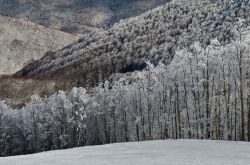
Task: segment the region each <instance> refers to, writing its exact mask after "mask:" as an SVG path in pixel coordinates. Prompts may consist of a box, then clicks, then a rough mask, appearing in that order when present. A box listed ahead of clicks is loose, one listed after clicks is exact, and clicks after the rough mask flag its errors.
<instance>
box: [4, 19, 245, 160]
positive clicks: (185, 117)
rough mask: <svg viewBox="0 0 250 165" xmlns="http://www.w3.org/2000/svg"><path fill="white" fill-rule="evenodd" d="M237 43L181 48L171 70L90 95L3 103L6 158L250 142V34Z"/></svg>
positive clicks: (239, 34) (241, 31) (143, 74)
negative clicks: (161, 142)
mask: <svg viewBox="0 0 250 165" xmlns="http://www.w3.org/2000/svg"><path fill="white" fill-rule="evenodd" d="M243 24H244V22H243V20H242V22H240V23H239V24H238V26H236V27H235V29H232V31H233V32H234V38H235V40H234V41H232V42H231V43H229V44H227V45H221V44H220V42H219V41H218V40H217V39H213V40H211V42H210V43H211V44H210V45H209V46H207V47H206V48H204V47H202V44H201V43H199V42H194V43H193V44H192V45H190V47H188V48H179V49H177V50H176V54H175V58H174V59H173V61H172V62H171V63H170V64H169V65H165V64H164V63H160V64H159V65H157V66H154V65H153V64H151V63H150V62H147V66H146V68H145V69H144V70H143V71H136V72H133V73H130V75H129V76H124V77H123V78H121V79H120V80H119V81H114V82H108V81H106V82H104V83H100V84H99V86H97V87H95V88H93V89H92V90H91V91H87V90H85V89H84V88H73V89H72V90H71V91H69V92H64V91H59V92H57V93H55V94H54V95H52V96H49V97H47V98H40V97H38V96H33V99H32V101H31V102H29V103H27V104H26V105H25V106H24V107H23V108H22V109H13V108H11V107H10V106H9V105H8V104H7V102H6V101H1V103H0V145H1V146H0V149H1V151H0V153H1V155H2V156H6V155H15V154H27V153H34V152H40V151H47V150H52V149H63V148H71V147H76V146H86V145H96V144H107V143H116V142H130V141H144V140H152V139H168V138H171V139H172V138H173V139H180V138H190V139H213V140H235V141H238V140H241V141H250V80H249V72H250V67H249V60H250V56H249V55H250V52H249V51H250V45H249V44H250V41H249V35H250V33H249V29H247V28H242V25H243Z"/></svg>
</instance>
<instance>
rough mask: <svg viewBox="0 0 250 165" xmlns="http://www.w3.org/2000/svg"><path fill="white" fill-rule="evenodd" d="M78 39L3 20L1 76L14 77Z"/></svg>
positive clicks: (56, 31)
mask: <svg viewBox="0 0 250 165" xmlns="http://www.w3.org/2000/svg"><path fill="white" fill-rule="evenodd" d="M78 37H79V36H76V35H72V34H68V33H65V32H61V31H58V30H54V29H50V28H45V27H43V26H40V25H36V24H34V23H30V22H26V21H22V20H19V19H15V18H10V17H4V16H0V59H1V60H0V75H1V74H11V73H14V72H16V71H17V70H19V69H21V68H22V67H23V66H24V65H25V64H27V62H31V60H38V59H40V58H41V57H42V56H43V55H44V54H45V53H46V52H48V51H56V50H58V49H61V48H62V47H64V46H66V45H68V44H69V43H71V42H73V41H74V40H76V39H77V38H78Z"/></svg>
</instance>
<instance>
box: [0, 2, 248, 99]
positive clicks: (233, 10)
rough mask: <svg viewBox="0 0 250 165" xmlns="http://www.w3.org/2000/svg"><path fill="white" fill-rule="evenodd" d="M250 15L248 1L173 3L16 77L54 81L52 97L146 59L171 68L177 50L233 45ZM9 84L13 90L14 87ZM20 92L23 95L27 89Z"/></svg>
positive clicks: (86, 39)
mask: <svg viewBox="0 0 250 165" xmlns="http://www.w3.org/2000/svg"><path fill="white" fill-rule="evenodd" d="M249 11H250V10H249V4H248V1H231V0H229V1H196V0H194V1H188V2H187V1H172V2H170V3H167V4H165V5H164V6H161V7H158V8H156V9H154V10H152V11H149V12H147V13H145V14H143V15H140V16H138V17H134V18H130V19H127V20H124V21H121V22H120V23H118V24H115V25H114V26H113V27H112V28H111V29H109V30H107V31H101V32H96V33H92V34H89V35H85V36H84V37H82V38H81V39H79V41H78V42H76V43H73V44H71V45H69V46H67V47H65V48H64V49H62V50H60V51H57V52H55V53H52V54H49V55H47V56H45V57H44V58H42V59H41V60H39V61H36V62H33V63H31V64H29V65H27V66H26V67H24V68H23V69H22V70H21V71H20V72H18V73H17V74H16V75H15V76H17V77H22V78H34V77H35V78H36V79H49V80H50V81H53V84H55V85H54V90H51V88H50V89H46V86H45V87H44V89H43V91H44V92H43V93H47V94H48V93H49V94H51V93H53V92H55V91H57V90H59V89H63V90H70V89H71V88H72V87H75V86H81V87H86V88H89V87H93V86H96V85H98V83H100V82H103V81H105V80H107V79H109V78H110V76H112V77H116V76H115V75H114V74H115V73H126V72H133V71H134V70H142V69H143V68H144V67H145V62H146V61H147V60H150V61H151V63H153V64H155V65H157V63H159V62H162V63H164V64H168V63H170V62H171V61H172V59H173V57H174V54H175V51H176V49H177V48H178V47H189V46H190V45H191V44H192V43H193V42H195V41H199V42H200V43H201V44H202V46H203V47H206V46H207V45H209V44H210V40H211V39H213V38H217V39H218V40H219V42H221V43H229V42H230V41H231V40H233V39H234V34H233V32H232V29H233V28H234V26H235V25H236V24H237V23H238V22H239V20H241V19H244V25H243V26H247V25H248V24H249V18H250V17H249ZM3 83H4V82H3ZM7 85H9V86H8V88H9V89H10V90H12V89H11V88H12V87H11V84H9V83H8V84H7ZM0 86H1V84H0ZM5 87H6V85H5ZM18 87H19V89H17V90H18V91H22V86H21V85H20V86H18ZM37 91H39V90H37ZM5 93H6V96H7V97H8V98H13V96H12V95H11V94H9V95H8V93H9V92H5ZM21 93H22V92H21ZM25 96H29V97H30V95H25Z"/></svg>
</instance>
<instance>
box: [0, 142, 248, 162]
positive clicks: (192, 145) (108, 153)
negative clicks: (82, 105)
mask: <svg viewBox="0 0 250 165" xmlns="http://www.w3.org/2000/svg"><path fill="white" fill-rule="evenodd" d="M249 152H250V145H249V144H248V143H242V142H240V143H237V142H222V141H199V140H177V141H173V140H166V141H149V142H141V143H123V144H111V145H103V146H91V147H82V148H75V149H68V150H61V151H51V152H44V153H39V154H33V155H27V156H14V157H6V158H0V162H4V164H8V165H15V164H16V163H17V162H18V164H19V165H33V164H34V163H35V164H37V165H45V164H46V165H52V164H53V165H64V164H65V165H67V164H72V163H73V164H74V165H81V164H88V165H97V164H102V165H117V164H119V165H131V164H143V165H163V164H169V165H180V164H199V165H218V164H223V165H224V164H225V165H235V164H238V165H246V164H249V163H250V157H249V155H248V153H249ZM232 155H233V156H232Z"/></svg>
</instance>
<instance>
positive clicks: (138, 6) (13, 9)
mask: <svg viewBox="0 0 250 165" xmlns="http://www.w3.org/2000/svg"><path fill="white" fill-rule="evenodd" d="M168 1H169V0H73V1H68V0H36V1H30V0H11V1H10V0H0V14H1V15H7V16H14V17H18V18H23V19H26V20H29V21H32V22H35V23H38V24H41V25H45V26H48V27H52V28H56V29H59V30H63V31H67V32H77V33H89V32H91V31H95V30H97V29H96V27H101V28H103V27H107V26H109V25H111V24H113V23H114V22H117V21H118V20H120V19H124V18H128V17H131V16H135V15H137V14H141V13H143V12H145V11H147V10H149V9H152V8H154V7H156V6H159V5H161V4H163V3H165V2H168Z"/></svg>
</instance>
